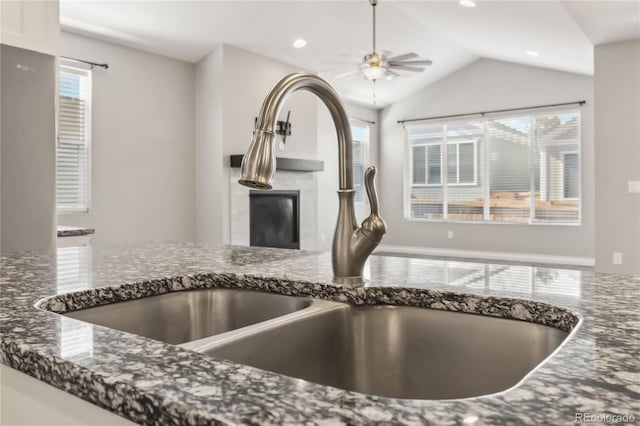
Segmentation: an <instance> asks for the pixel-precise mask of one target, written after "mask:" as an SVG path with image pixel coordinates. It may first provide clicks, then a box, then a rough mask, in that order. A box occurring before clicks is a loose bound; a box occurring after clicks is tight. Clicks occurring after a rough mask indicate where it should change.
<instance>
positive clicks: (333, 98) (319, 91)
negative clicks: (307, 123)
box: [241, 73, 353, 189]
mask: <svg viewBox="0 0 640 426" xmlns="http://www.w3.org/2000/svg"><path fill="white" fill-rule="evenodd" d="M297 90H308V91H309V92H311V93H314V94H315V95H316V96H318V98H320V100H321V101H322V102H324V104H325V105H326V106H327V108H328V109H329V112H330V113H331V117H332V118H333V122H334V123H335V126H336V133H337V135H338V162H339V170H338V172H339V184H340V189H353V169H352V167H353V159H352V156H353V154H352V147H351V145H352V142H351V126H350V124H349V117H348V116H347V113H346V111H345V108H344V106H343V105H342V101H341V100H340V97H339V96H338V94H337V93H336V91H335V90H334V89H333V87H331V85H329V83H327V82H326V81H325V80H323V79H322V78H320V77H318V76H317V75H315V74H309V73H295V74H289V75H287V76H286V77H284V78H282V79H281V80H280V81H278V82H277V83H276V84H275V86H273V88H272V89H271V91H270V92H269V94H268V95H267V97H266V98H265V100H264V102H263V103H262V108H260V113H259V114H258V120H257V122H256V127H255V130H254V132H253V143H252V144H251V146H250V147H249V151H248V152H247V154H246V155H245V157H244V159H243V161H242V176H243V178H244V177H246V178H252V177H261V178H263V179H261V180H260V181H259V183H260V184H263V183H264V182H263V181H264V177H265V175H266V174H267V172H269V171H268V170H266V169H268V167H266V164H265V162H266V160H267V158H270V159H275V150H274V149H273V144H269V143H267V142H269V141H270V142H273V143H275V128H276V122H277V120H278V115H280V111H281V110H282V106H283V105H284V102H285V101H286V100H287V98H288V97H289V96H290V95H291V94H292V93H293V92H295V91H297ZM267 145H271V147H267ZM254 147H255V149H254ZM258 149H260V151H258ZM256 151H258V152H256ZM247 156H248V158H247ZM245 159H246V161H245ZM245 163H247V164H246V166H245ZM272 164H275V161H273V162H272ZM272 168H273V166H272ZM262 170H264V171H263V172H262V173H261V174H259V175H256V173H257V172H260V171H262ZM274 170H275V168H273V170H271V171H270V173H271V174H270V175H269V179H268V180H269V182H270V181H271V178H272V177H273V171H274ZM241 183H242V184H247V183H248V184H249V186H251V182H241ZM261 189H265V188H261ZM266 189H269V188H266Z"/></svg>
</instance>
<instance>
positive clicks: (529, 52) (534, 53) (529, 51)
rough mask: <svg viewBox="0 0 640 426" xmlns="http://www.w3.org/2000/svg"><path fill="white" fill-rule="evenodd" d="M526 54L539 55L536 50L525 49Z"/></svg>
mask: <svg viewBox="0 0 640 426" xmlns="http://www.w3.org/2000/svg"><path fill="white" fill-rule="evenodd" d="M527 55H529V56H540V52H536V51H535V50H527Z"/></svg>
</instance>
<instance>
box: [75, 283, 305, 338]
mask: <svg viewBox="0 0 640 426" xmlns="http://www.w3.org/2000/svg"><path fill="white" fill-rule="evenodd" d="M311 303H312V300H311V299H305V298H300V297H290V296H283V295H278V294H270V293H260V292H256V291H248V290H231V289H206V290H192V291H179V292H175V293H168V294H162V295H159V296H151V297H145V298H142V299H136V300H131V301H126V302H120V303H113V304H109V305H103V306H97V307H93V308H88V309H84V310H80V311H75V312H69V313H67V314H65V315H66V316H68V317H71V318H75V319H79V320H82V321H86V322H90V323H93V324H98V325H102V326H105V327H109V328H114V329H116V330H122V331H126V332H129V333H132V334H137V335H140V336H144V337H149V338H151V339H156V340H160V341H163V342H167V343H171V344H180V343H184V342H189V341H193V340H196V339H201V338H204V337H207V336H213V335H216V334H220V333H224V332H228V331H230V330H234V329H238V328H241V327H245V326H248V325H251V324H256V323H259V322H262V321H266V320H269V319H272V318H276V317H279V316H282V315H286V314H290V313H292V312H295V311H298V310H301V309H304V308H306V307H308V306H310V305H311Z"/></svg>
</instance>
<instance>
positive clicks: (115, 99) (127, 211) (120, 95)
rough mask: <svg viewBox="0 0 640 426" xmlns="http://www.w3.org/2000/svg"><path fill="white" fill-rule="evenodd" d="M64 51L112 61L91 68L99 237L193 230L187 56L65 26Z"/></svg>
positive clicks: (156, 236)
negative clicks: (184, 58) (106, 39)
mask: <svg viewBox="0 0 640 426" xmlns="http://www.w3.org/2000/svg"><path fill="white" fill-rule="evenodd" d="M60 51H61V55H62V56H70V57H74V58H81V59H86V60H92V61H96V62H107V63H108V64H109V69H108V70H103V69H101V68H96V69H94V72H93V104H92V108H93V111H92V112H93V117H92V120H93V121H92V136H93V139H92V148H91V149H92V153H91V157H92V164H91V168H92V170H91V171H92V191H91V206H90V211H89V212H88V213H83V214H61V215H59V216H58V223H59V224H61V225H79V226H91V227H94V228H95V229H96V234H95V236H94V237H93V242H94V243H95V244H123V243H131V242H138V241H150V240H185V241H191V240H193V238H194V222H195V218H194V214H195V213H194V205H195V199H194V197H195V189H194V185H195V175H194V167H193V162H194V149H195V147H194V143H195V142H194V140H195V135H194V113H195V98H194V79H195V67H194V66H193V65H192V64H190V63H187V62H182V61H178V60H174V59H169V58H166V57H163V56H159V55H155V54H151V53H147V52H143V51H140V50H135V49H131V48H127V47H122V46H119V45H116V44H111V43H107V42H103V41H98V40H95V39H91V38H88V37H83V36H79V35H76V34H70V33H63V34H62V39H61V46H60Z"/></svg>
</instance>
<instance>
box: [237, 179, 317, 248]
mask: <svg viewBox="0 0 640 426" xmlns="http://www.w3.org/2000/svg"><path fill="white" fill-rule="evenodd" d="M239 178H240V169H239V168H230V169H229V195H230V202H229V208H230V214H231V218H230V225H231V244H233V245H240V246H248V245H249V191H250V189H249V188H247V187H244V186H242V185H240V184H238V179H239ZM273 189H274V190H299V191H300V249H301V250H317V247H318V213H317V212H318V209H317V204H318V190H317V178H316V173H306V172H288V171H281V170H278V172H277V173H276V175H275V177H274V179H273Z"/></svg>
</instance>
